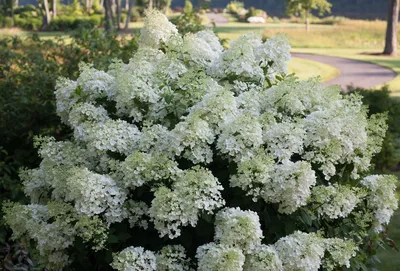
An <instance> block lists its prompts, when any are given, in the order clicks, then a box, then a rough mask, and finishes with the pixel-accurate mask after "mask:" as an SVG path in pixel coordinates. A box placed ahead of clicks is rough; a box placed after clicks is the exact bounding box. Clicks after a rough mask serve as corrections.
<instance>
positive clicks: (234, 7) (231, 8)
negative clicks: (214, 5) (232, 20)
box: [226, 1, 244, 14]
mask: <svg viewBox="0 0 400 271" xmlns="http://www.w3.org/2000/svg"><path fill="white" fill-rule="evenodd" d="M240 9H244V3H243V2H240V1H230V2H229V3H228V5H226V10H227V11H228V12H229V13H232V14H236V13H238V11H239V10H240Z"/></svg>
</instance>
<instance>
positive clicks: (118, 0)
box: [115, 0, 121, 30]
mask: <svg viewBox="0 0 400 271" xmlns="http://www.w3.org/2000/svg"><path fill="white" fill-rule="evenodd" d="M115 3H116V5H117V10H116V11H117V12H116V13H117V29H118V30H121V25H120V23H121V0H116V1H115Z"/></svg>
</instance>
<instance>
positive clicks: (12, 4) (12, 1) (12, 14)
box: [10, 0, 15, 26]
mask: <svg viewBox="0 0 400 271" xmlns="http://www.w3.org/2000/svg"><path fill="white" fill-rule="evenodd" d="M10 3H11V19H12V20H13V26H14V22H15V20H14V0H11V1H10Z"/></svg>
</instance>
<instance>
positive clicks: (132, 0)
mask: <svg viewBox="0 0 400 271" xmlns="http://www.w3.org/2000/svg"><path fill="white" fill-rule="evenodd" d="M126 2H127V3H128V14H127V16H126V22H125V29H126V30H128V29H129V23H130V22H131V17H132V9H133V6H134V5H135V0H126Z"/></svg>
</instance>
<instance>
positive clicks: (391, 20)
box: [383, 0, 399, 56]
mask: <svg viewBox="0 0 400 271" xmlns="http://www.w3.org/2000/svg"><path fill="white" fill-rule="evenodd" d="M398 21H399V0H390V1H389V14H388V18H387V28H386V40H385V49H384V51H383V54H385V55H391V56H397V24H398Z"/></svg>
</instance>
